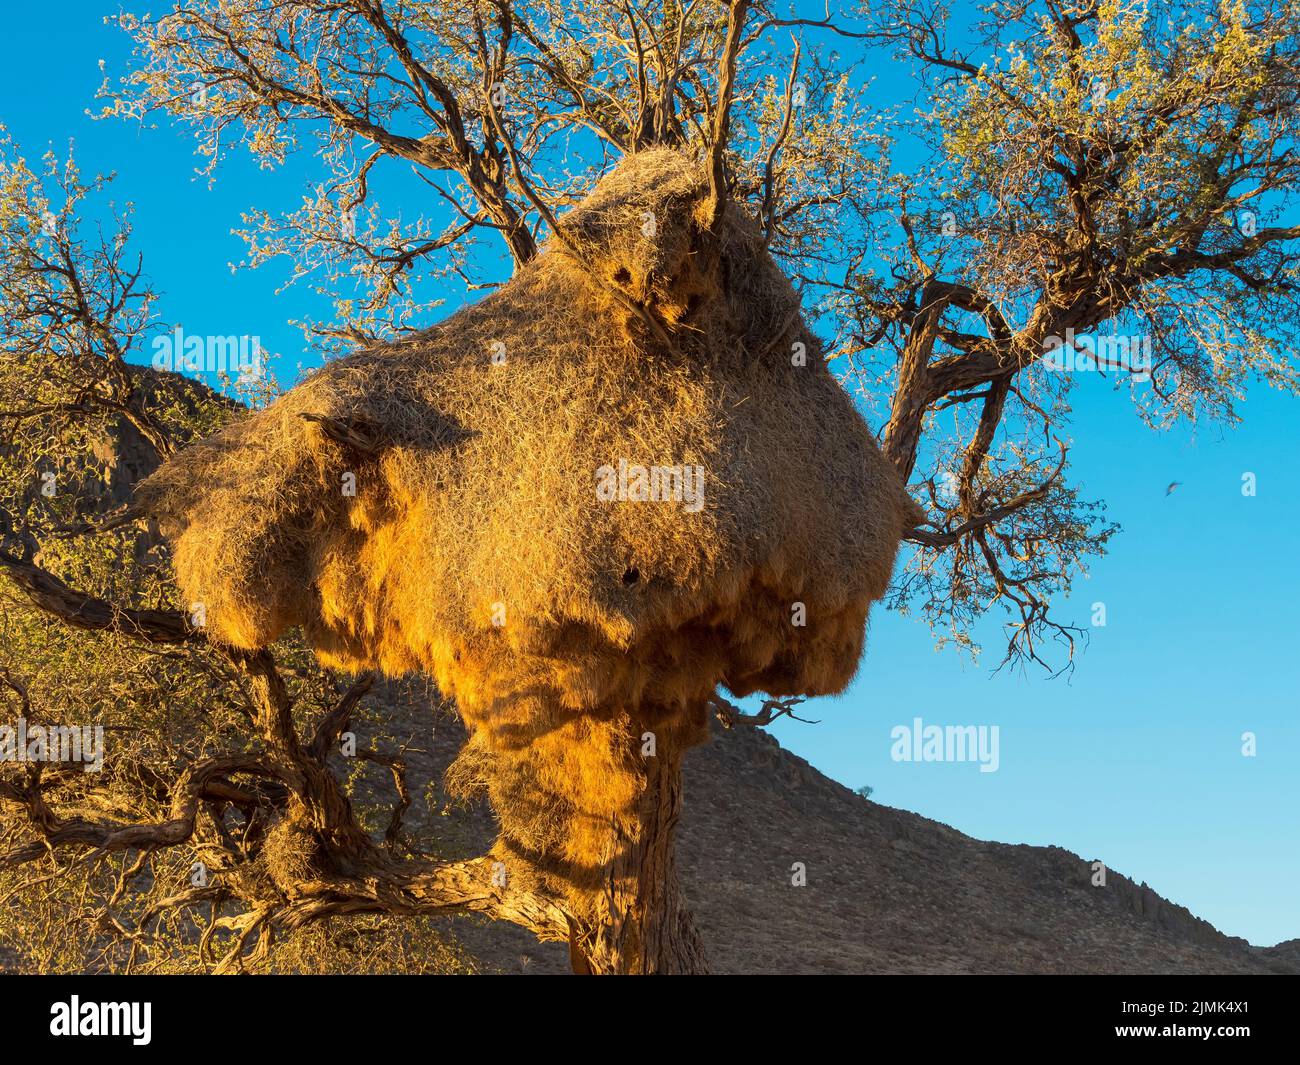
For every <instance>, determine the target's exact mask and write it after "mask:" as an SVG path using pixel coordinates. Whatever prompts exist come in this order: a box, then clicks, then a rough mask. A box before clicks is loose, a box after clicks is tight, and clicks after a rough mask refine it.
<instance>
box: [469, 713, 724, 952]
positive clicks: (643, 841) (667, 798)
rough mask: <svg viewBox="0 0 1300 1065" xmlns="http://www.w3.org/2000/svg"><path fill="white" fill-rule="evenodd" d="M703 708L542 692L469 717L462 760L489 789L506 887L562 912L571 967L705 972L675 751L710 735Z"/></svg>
mask: <svg viewBox="0 0 1300 1065" xmlns="http://www.w3.org/2000/svg"><path fill="white" fill-rule="evenodd" d="M706 711H707V707H706V705H705V704H700V705H698V706H696V707H693V708H692V709H690V710H688V711H683V710H681V709H677V710H673V711H649V712H640V711H638V712H637V713H628V712H625V711H621V710H614V711H600V710H594V711H590V712H580V711H574V710H570V709H566V708H561V707H559V706H558V704H556V703H555V702H552V701H551V700H550V699H548V698H542V699H533V700H523V701H521V702H520V703H519V704H517V705H516V706H515V707H513V708H512V710H511V711H504V712H503V711H501V710H500V708H498V714H497V715H495V716H494V717H493V718H491V719H480V720H478V721H470V722H469V723H470V725H471V728H472V729H473V730H474V735H473V738H472V740H471V742H470V744H469V745H468V746H467V748H466V750H465V752H463V753H462V756H461V757H462V759H464V760H465V766H464V767H463V768H464V771H465V773H466V774H467V775H472V776H473V777H475V778H477V779H479V780H482V781H483V782H485V783H486V785H487V790H488V796H489V799H490V800H491V803H492V806H493V809H494V810H495V811H496V814H497V818H498V820H499V821H500V824H501V835H500V838H499V840H498V842H497V846H496V848H495V853H496V854H497V856H498V857H499V858H500V860H501V862H502V865H503V867H504V869H505V870H506V876H507V877H508V878H509V882H510V883H511V884H512V885H517V886H521V887H523V888H524V889H525V890H529V891H536V892H538V893H540V894H542V895H544V896H546V897H550V898H553V899H555V900H556V903H557V905H558V906H559V907H560V908H561V909H562V910H563V911H564V912H565V914H566V915H567V916H568V923H569V937H568V938H569V951H570V960H571V962H572V965H573V969H574V971H575V972H577V973H582V974H637V973H644V974H649V973H702V972H705V971H707V966H706V962H705V956H704V948H703V945H702V942H701V940H700V937H699V934H698V933H697V932H696V930H695V924H694V921H693V920H692V917H691V913H690V909H689V907H688V906H687V904H686V901H685V898H684V896H683V893H682V889H681V884H680V881H679V879H678V876H677V863H676V829H677V823H678V820H679V818H680V816H681V810H682V758H683V756H684V755H685V753H686V751H687V750H689V749H690V747H692V746H694V745H695V744H697V743H699V742H700V741H701V740H702V739H703V738H705V737H706V736H707V725H706V722H707V717H706ZM468 717H469V715H467V718H468ZM506 717H509V718H510V720H509V721H507V720H504V718H506ZM455 775H456V772H455V770H453V773H452V776H453V777H454V776H455ZM453 786H454V787H455V786H456V785H455V783H454V782H453Z"/></svg>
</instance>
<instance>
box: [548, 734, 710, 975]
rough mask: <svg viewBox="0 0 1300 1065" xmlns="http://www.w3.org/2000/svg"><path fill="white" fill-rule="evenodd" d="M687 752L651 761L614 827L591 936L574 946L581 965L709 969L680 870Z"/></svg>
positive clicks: (604, 970) (610, 970) (588, 968)
mask: <svg viewBox="0 0 1300 1065" xmlns="http://www.w3.org/2000/svg"><path fill="white" fill-rule="evenodd" d="M683 753H684V750H683V749H677V750H673V751H669V752H662V753H660V754H659V755H658V756H656V757H655V758H653V759H650V760H648V767H647V772H646V774H645V778H644V787H643V789H642V791H641V794H640V797H639V801H638V802H637V805H636V809H635V811H633V812H632V813H631V814H630V816H627V817H616V818H615V819H614V822H613V824H612V825H611V826H610V845H609V857H608V862H607V865H606V869H607V874H606V877H605V886H604V888H603V889H602V890H601V891H600V893H599V894H597V895H596V896H595V897H594V898H593V900H592V910H593V916H592V918H591V926H590V932H589V934H588V936H587V937H585V942H584V941H579V942H577V943H575V944H573V946H572V947H571V957H573V960H574V962H575V965H574V971H575V972H584V971H585V972H588V973H591V974H593V975H597V974H607V975H608V974H623V975H626V974H644V975H648V974H656V973H662V974H670V973H678V974H690V973H706V972H708V963H707V961H706V958H705V953H704V944H703V942H702V941H701V939H700V936H699V933H698V932H697V931H696V928H695V922H694V919H693V917H692V916H691V911H690V909H689V907H688V906H687V904H686V899H685V897H684V895H683V893H682V889H681V881H680V879H679V878H678V875H677V855H676V849H677V840H676V832H677V822H678V820H679V818H680V817H681V810H682V769H681V761H682V754H683ZM574 948H576V950H575V949H574Z"/></svg>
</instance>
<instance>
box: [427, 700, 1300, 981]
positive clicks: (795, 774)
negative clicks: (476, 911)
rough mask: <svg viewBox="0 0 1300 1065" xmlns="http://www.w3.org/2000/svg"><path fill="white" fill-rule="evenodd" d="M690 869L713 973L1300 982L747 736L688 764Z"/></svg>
mask: <svg viewBox="0 0 1300 1065" xmlns="http://www.w3.org/2000/svg"><path fill="white" fill-rule="evenodd" d="M426 720H427V719H426ZM405 724H407V725H408V727H411V726H414V728H413V731H414V732H416V733H417V734H418V733H419V732H421V731H424V729H425V728H427V726H421V725H417V723H416V722H415V721H414V720H411V721H409V722H406V723H405ZM425 736H426V737H427V733H426V734H425ZM424 738H425V737H422V739H424ZM462 739H463V733H462V732H461V729H460V726H459V723H458V722H457V721H456V720H455V718H454V717H452V716H450V715H445V714H444V715H442V716H439V717H438V718H437V719H436V725H435V728H434V737H433V743H432V744H431V745H430V744H428V743H427V742H425V743H423V744H421V746H423V747H424V750H425V752H426V753H424V754H423V755H415V754H412V755H410V756H408V759H410V760H414V759H417V758H420V757H425V758H429V759H430V760H431V762H432V763H434V764H431V765H428V766H426V767H424V771H426V772H432V773H436V772H437V771H438V766H439V765H441V764H445V763H446V762H448V761H450V759H451V758H452V757H453V755H454V754H455V751H456V749H457V748H458V747H459V745H460V742H461V741H462ZM413 768H414V767H413ZM412 812H413V813H415V811H412ZM450 820H453V821H454V822H455V826H454V827H455V829H456V830H457V834H458V836H459V838H458V841H457V842H458V845H459V846H462V847H464V849H465V854H466V855H469V854H474V853H480V852H481V850H482V849H483V848H485V847H486V846H487V845H488V843H489V842H490V841H491V838H492V824H491V818H490V814H489V812H488V811H487V810H486V809H479V808H475V809H471V810H468V811H461V812H460V813H458V814H457V815H455V816H454V818H451V819H450ZM443 825H444V826H445V828H452V827H453V826H452V825H449V824H447V821H444V822H443ZM795 862H802V863H803V864H804V867H805V868H806V870H807V885H806V886H804V887H794V886H793V885H792V884H791V871H790V869H791V865H792V864H793V863H795ZM678 864H679V866H680V867H681V870H682V875H683V877H684V879H685V882H686V888H687V893H688V897H689V898H690V900H691V903H692V905H693V907H694V909H695V914H696V920H697V922H698V923H699V925H700V929H701V931H702V933H703V935H704V939H705V942H706V944H707V946H708V950H709V957H710V962H711V965H712V967H713V969H714V971H715V972H723V973H1300V940H1292V941H1289V942H1288V943H1283V944H1279V945H1278V946H1276V947H1272V948H1268V949H1262V948H1257V947H1252V946H1250V945H1249V944H1247V943H1246V941H1245V940H1242V939H1236V938H1233V937H1230V936H1225V935H1223V934H1222V933H1221V932H1219V931H1217V930H1216V929H1215V928H1214V927H1213V926H1212V925H1210V924H1209V923H1208V922H1206V921H1203V920H1201V919H1200V918H1198V917H1196V916H1194V915H1193V914H1191V913H1190V912H1188V911H1187V910H1186V909H1185V908H1183V907H1182V906H1179V905H1177V904H1175V903H1173V902H1170V901H1168V900H1166V899H1163V898H1161V897H1160V896H1159V895H1157V894H1156V893H1155V892H1154V891H1152V890H1151V889H1150V888H1148V887H1147V886H1146V885H1145V884H1139V883H1135V882H1133V881H1132V880H1129V879H1128V878H1126V877H1125V876H1123V875H1121V874H1120V873H1119V872H1117V871H1115V870H1111V871H1110V872H1109V874H1108V876H1107V886H1106V887H1104V888H1094V887H1093V886H1092V883H1091V880H1092V868H1091V864H1090V862H1089V861H1085V860H1084V859H1083V858H1081V857H1079V856H1078V855H1076V854H1071V853H1070V852H1069V851H1066V850H1062V849H1061V848H1059V847H1030V846H1012V845H1008V844H1003V843H986V842H983V841H981V840H976V839H971V838H970V837H969V836H965V835H963V834H962V833H960V832H957V831H955V830H954V829H951V828H949V827H948V826H947V825H943V824H940V823H939V822H937V821H931V820H928V819H927V818H924V817H921V816H919V815H917V814H913V813H909V812H907V811H906V810H896V809H893V808H892V807H888V806H881V805H879V804H877V803H873V802H870V801H868V800H866V799H863V798H861V797H860V796H858V795H856V794H854V793H853V792H852V791H850V790H849V789H848V788H845V787H843V786H842V785H840V784H837V783H836V782H835V781H833V780H830V779H829V778H828V777H826V776H824V775H822V774H821V773H819V772H818V771H817V770H816V769H814V768H813V767H812V766H811V765H809V764H808V763H807V762H806V761H804V760H803V759H802V758H799V757H798V756H796V755H794V754H791V753H790V752H789V751H787V750H785V749H784V748H783V747H781V745H780V744H779V743H777V741H776V740H775V739H774V738H772V737H771V736H770V735H768V734H767V733H766V732H763V731H762V730H757V729H751V728H748V727H744V726H742V727H739V728H737V729H732V730H724V729H722V728H721V727H715V730H714V735H713V738H712V741H711V742H710V743H709V744H708V745H706V746H704V747H701V748H699V749H697V750H695V751H693V752H691V754H690V755H688V757H687V761H686V811H685V814H684V816H683V819H682V824H681V827H680V831H679V852H678ZM447 931H448V933H449V934H450V935H451V936H453V937H454V938H455V939H456V940H457V941H458V942H459V944H460V946H461V947H462V948H464V949H465V950H466V951H467V952H468V953H469V954H470V955H472V956H473V957H474V958H475V959H476V960H477V962H478V966H479V967H480V968H481V969H482V970H483V971H487V972H507V973H519V972H525V973H562V972H567V971H568V954H567V950H566V948H564V947H563V946H560V945H557V944H538V943H537V942H536V941H535V940H533V939H532V937H531V936H529V935H527V934H526V933H524V932H522V931H519V930H516V929H514V928H512V927H508V926H503V925H498V924H486V923H483V922H481V921H479V920H477V919H472V918H463V919H453V920H450V921H449V922H448V928H447Z"/></svg>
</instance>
